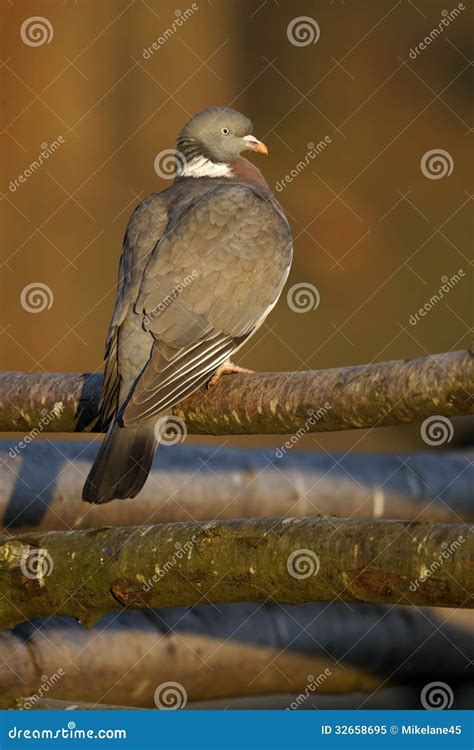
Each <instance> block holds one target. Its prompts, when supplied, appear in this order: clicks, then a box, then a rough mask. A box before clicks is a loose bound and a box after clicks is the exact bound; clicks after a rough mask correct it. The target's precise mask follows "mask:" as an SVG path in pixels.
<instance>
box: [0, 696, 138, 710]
mask: <svg viewBox="0 0 474 750" xmlns="http://www.w3.org/2000/svg"><path fill="white" fill-rule="evenodd" d="M0 710H2V711H100V710H104V711H106V710H107V711H131V710H133V711H136V710H138V709H137V707H135V706H110V705H105V704H103V703H86V702H84V701H82V702H80V703H78V702H76V701H62V700H56V699H54V698H37V696H36V695H26V696H21V697H19V698H0Z"/></svg>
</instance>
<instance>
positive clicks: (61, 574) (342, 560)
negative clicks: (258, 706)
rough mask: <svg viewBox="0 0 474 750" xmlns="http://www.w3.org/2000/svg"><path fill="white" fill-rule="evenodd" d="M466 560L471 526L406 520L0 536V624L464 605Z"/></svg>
mask: <svg viewBox="0 0 474 750" xmlns="http://www.w3.org/2000/svg"><path fill="white" fill-rule="evenodd" d="M473 557H474V527H473V526H467V525H465V524H433V525H430V524H426V523H416V522H410V521H380V520H379V521H364V520H362V521H361V520H350V519H336V518H302V519H291V518H287V519H283V520H282V519H278V518H276V519H272V518H264V519H247V520H239V521H220V522H217V521H209V522H205V523H203V524H198V523H182V524H169V525H162V526H139V527H135V528H134V529H133V528H132V529H130V528H116V529H109V528H105V529H93V530H89V531H74V532H61V531H51V532H47V533H44V534H36V533H31V534H26V535H19V536H17V537H11V538H6V537H3V538H2V539H1V541H0V627H1V626H3V627H12V626H13V625H15V624H17V623H19V622H23V621H24V620H26V619H32V618H34V617H42V616H47V615H51V614H62V615H70V616H72V617H75V618H77V619H78V620H79V621H81V622H83V623H84V624H85V625H89V624H91V623H92V622H94V621H96V620H97V619H98V617H99V616H100V615H101V614H103V613H105V612H107V611H112V610H118V609H121V608H122V607H124V606H130V607H132V608H143V607H150V608H151V607H175V606H193V605H195V604H200V603H204V602H212V603H220V602H222V603H224V602H239V601H267V600H268V599H274V600H276V601H279V602H288V603H291V604H298V603H302V602H305V601H320V600H321V601H331V600H334V599H335V598H338V597H340V598H341V599H343V600H346V601H350V600H357V601H365V602H387V603H394V604H397V603H403V604H419V605H436V606H456V607H469V606H472V597H470V596H469V592H471V591H472V589H473V585H474V574H473V565H472V561H473ZM435 561H437V562H436V567H435V568H434V569H433V564H434V562H435ZM430 566H431V568H430ZM429 568H430V573H429V574H428V576H425V574H426V571H427V569H429ZM420 576H424V577H425V578H426V580H423V581H422V582H421V583H420Z"/></svg>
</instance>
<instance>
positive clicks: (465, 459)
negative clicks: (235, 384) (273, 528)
mask: <svg viewBox="0 0 474 750" xmlns="http://www.w3.org/2000/svg"><path fill="white" fill-rule="evenodd" d="M97 448H98V446H97V442H94V443H86V442H75V441H60V442H57V443H56V442H55V443H52V442H49V441H42V440H37V441H34V442H32V443H31V444H30V445H28V446H27V447H25V448H24V449H19V450H18V443H15V442H14V441H2V442H0V528H2V529H3V530H8V531H9V533H20V532H22V531H27V530H28V531H29V530H33V529H34V530H37V531H39V530H41V531H52V530H70V529H80V528H98V527H100V526H138V525H141V524H150V523H172V522H174V521H192V520H196V521H201V520H209V519H213V518H220V519H225V518H249V517H256V516H258V517H265V516H287V515H292V516H308V515H317V514H320V515H325V516H341V517H351V518H400V519H404V520H410V519H413V520H415V519H416V520H418V521H433V522H447V523H450V522H451V523H452V522H460V521H466V522H469V521H471V522H472V521H474V502H473V487H474V464H473V463H472V460H471V459H470V457H469V456H467V455H466V456H465V455H462V454H459V453H443V454H435V453H423V454H415V455H412V456H404V455H401V456H392V455H387V454H375V455H374V454H373V455H370V454H357V455H354V454H348V455H344V456H342V455H337V454H336V455H329V454H328V453H325V454H317V453H301V452H298V451H297V450H294V451H290V450H288V451H286V452H285V453H284V454H282V455H281V456H279V455H278V456H277V455H276V454H277V451H278V450H280V449H273V450H271V449H267V450H265V451H242V450H230V449H224V448H223V449H220V450H219V451H216V450H215V449H214V448H206V447H204V446H195V445H191V444H187V445H174V446H168V447H164V446H162V447H161V448H160V450H159V451H158V452H157V454H156V456H155V459H154V462H153V468H152V472H151V474H150V478H149V479H148V481H147V483H146V485H145V487H144V488H143V490H142V491H141V492H140V494H139V496H138V497H136V498H135V499H134V500H133V502H120V501H117V502H113V503H107V504H105V505H89V504H86V503H84V502H83V501H82V500H81V492H82V485H83V483H84V477H85V476H86V475H87V473H88V471H89V469H90V467H91V463H92V461H93V459H94V457H95V455H96V452H97Z"/></svg>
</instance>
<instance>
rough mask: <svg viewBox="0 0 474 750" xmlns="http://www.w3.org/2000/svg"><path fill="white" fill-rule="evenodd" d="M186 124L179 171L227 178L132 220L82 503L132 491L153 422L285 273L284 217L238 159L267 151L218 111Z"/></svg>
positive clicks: (232, 345) (218, 355) (242, 122)
mask: <svg viewBox="0 0 474 750" xmlns="http://www.w3.org/2000/svg"><path fill="white" fill-rule="evenodd" d="M193 120H194V126H193ZM193 120H191V121H190V123H188V125H186V126H185V128H184V129H183V130H182V131H181V133H180V135H179V137H178V145H180V143H181V146H183V145H184V146H185V147H186V149H187V155H186V159H187V163H188V164H191V165H192V164H193V160H196V159H197V160H199V162H198V165H199V170H200V171H203V172H204V174H206V170H207V171H208V172H209V173H210V174H211V175H212V173H213V168H214V166H213V165H219V166H220V168H222V167H224V168H227V166H228V168H229V176H225V177H213V176H197V177H196V176H192V177H188V176H177V178H176V179H175V181H174V183H173V185H172V186H171V187H170V188H168V189H167V190H164V191H163V192H161V193H155V194H152V195H151V196H149V197H148V198H147V199H145V200H144V201H143V203H142V204H141V205H140V206H139V207H138V208H137V209H136V210H135V212H134V213H133V215H132V217H131V219H130V222H129V225H128V228H127V232H126V236H125V241H124V250H123V254H122V257H121V260H120V271H119V284H118V293H117V301H116V305H115V310H114V314H113V317H112V322H111V326H110V330H109V335H108V339H107V344H106V366H105V375H104V385H103V391H102V397H101V406H100V411H101V417H102V420H103V423H104V425H109V432H108V434H107V437H106V439H105V443H104V445H103V446H102V448H101V451H100V452H99V455H98V456H97V459H96V461H95V463H94V466H93V467H92V470H91V472H90V474H89V477H88V479H87V481H86V484H85V487H84V493H83V497H84V499H85V500H86V501H88V502H98V503H100V502H107V501H108V500H111V499H113V498H126V497H134V496H135V495H136V494H137V493H138V492H139V490H140V489H141V487H142V486H143V484H144V481H145V479H146V475H147V473H148V470H149V466H150V463H151V460H152V458H153V453H154V451H155V448H156V444H157V441H156V437H155V434H154V425H155V423H156V420H157V419H158V418H160V417H161V416H163V414H166V413H169V410H170V409H171V408H172V406H173V405H174V404H176V403H178V402H179V401H181V400H182V399H183V398H185V397H186V396H187V395H189V394H190V393H192V392H193V391H194V390H196V389H197V388H198V387H199V386H200V385H202V384H203V383H205V382H206V381H207V380H209V378H210V377H211V376H212V375H213V374H214V373H215V371H216V370H217V368H218V367H219V366H220V365H221V364H223V363H224V362H225V361H226V360H227V359H229V357H230V355H231V354H232V353H233V352H235V351H236V349H238V348H239V347H240V346H241V345H242V344H243V343H244V342H245V341H246V340H247V339H248V338H249V336H251V335H252V334H253V333H254V332H255V330H257V328H258V326H259V325H260V324H261V323H262V322H263V320H264V319H265V317H266V315H267V314H268V312H269V311H270V309H271V308H272V307H273V305H274V304H275V303H276V301H277V299H278V297H279V295H280V293H281V290H282V288H283V286H284V283H285V280H286V277H287V275H288V272H289V267H290V263H291V254H292V248H291V233H290V229H289V226H288V223H287V221H286V218H285V217H284V214H283V211H282V209H281V207H280V206H279V204H278V203H277V201H276V200H275V198H274V197H273V195H272V194H271V192H270V190H269V188H268V186H267V185H266V183H265V181H264V180H263V177H262V176H261V174H260V172H259V171H258V170H257V169H256V167H254V166H253V165H252V164H251V163H250V162H248V161H247V160H246V159H243V158H242V157H240V156H239V153H240V152H241V151H242V150H244V148H253V149H254V150H260V151H262V149H265V147H264V146H263V144H260V142H259V141H257V140H256V139H253V137H251V136H250V130H251V123H250V121H249V120H248V119H247V118H245V117H244V116H243V115H240V114H239V113H237V112H234V111H233V110H224V109H220V110H216V109H211V110H207V111H205V112H204V113H199V115H197V116H195V118H193ZM223 123H227V125H223ZM223 128H224V129H227V128H228V129H229V130H230V131H231V132H230V133H229V134H225V135H224V134H223V133H222V132H221V131H222V129H223ZM245 136H247V138H245ZM213 143H214V144H215V146H214V148H213ZM248 144H252V145H248ZM255 144H258V146H255ZM265 152H266V149H265ZM222 159H224V161H221V160H222Z"/></svg>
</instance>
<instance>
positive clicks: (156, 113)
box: [0, 0, 472, 451]
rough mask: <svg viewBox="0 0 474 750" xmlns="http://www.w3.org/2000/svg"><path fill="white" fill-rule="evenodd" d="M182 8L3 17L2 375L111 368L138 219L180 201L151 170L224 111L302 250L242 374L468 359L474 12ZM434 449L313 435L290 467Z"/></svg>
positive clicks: (329, 2)
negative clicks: (117, 311)
mask: <svg viewBox="0 0 474 750" xmlns="http://www.w3.org/2000/svg"><path fill="white" fill-rule="evenodd" d="M186 3H188V0H184V2H183V3H181V4H180V6H179V7H177V6H176V1H174V2H163V1H161V0H160V1H159V2H158V1H157V0H101V2H96V1H95V0H34V2H29V1H28V0H8V1H7V0H1V5H2V12H3V25H2V31H1V34H2V66H1V68H0V75H1V92H2V93H1V96H2V113H1V116H2V123H1V148H2V159H1V165H2V167H1V169H2V177H1V179H2V185H1V193H2V200H1V203H0V211H1V214H2V242H1V263H0V284H1V297H0V301H1V305H2V313H1V327H0V330H1V335H0V347H1V356H2V359H1V362H2V365H1V366H2V370H22V371H29V370H32V371H33V370H39V371H41V370H45V371H49V370H51V371H54V370H56V371H83V372H85V371H95V370H98V369H100V368H101V367H102V352H103V344H104V338H105V335H106V331H107V327H108V323H109V319H110V316H111V312H112V308H113V303H114V297H115V284H116V276H117V267H118V260H119V256H120V253H121V243H122V238H123V235H124V231H125V228H126V225H127V221H128V218H129V215H130V213H131V211H132V210H133V208H134V207H135V205H136V204H137V203H139V202H140V200H141V199H142V198H143V197H144V196H146V195H147V194H149V193H150V192H153V191H159V190H162V189H164V188H166V187H167V186H168V185H169V181H168V180H166V179H163V178H161V177H159V176H158V175H157V173H156V171H155V169H154V163H155V157H156V156H157V154H159V153H160V152H161V151H163V150H164V149H169V148H172V147H173V146H174V141H175V136H176V134H177V132H178V130H179V129H180V128H181V127H182V125H183V124H184V122H185V121H186V120H187V119H188V118H189V116H191V115H192V114H193V113H195V112H196V111H199V110H201V109H203V108H205V107H208V106H211V105H218V106H231V107H233V108H235V109H238V110H240V111H242V112H244V113H245V114H246V115H248V116H249V117H250V118H251V119H252V121H253V123H254V132H255V135H256V136H257V137H258V138H260V139H261V140H263V141H265V143H266V144H267V146H268V148H269V151H270V154H269V157H268V158H266V159H264V158H263V157H255V161H257V163H258V166H259V167H260V168H261V169H262V170H263V172H264V175H265V177H266V179H267V181H268V183H269V184H270V186H273V187H274V189H275V191H276V193H277V196H278V198H279V200H280V201H281V203H282V205H283V206H284V208H285V210H286V212H287V214H288V217H289V220H290V223H291V226H292V230H293V234H294V245H295V255H294V263H293V269H292V272H291V275H290V278H289V280H288V284H287V288H286V289H285V291H284V293H283V295H282V297H281V299H280V302H279V304H278V305H277V307H276V308H275V310H274V311H273V312H272V314H271V316H270V317H269V319H268V320H267V321H266V324H265V325H264V326H263V327H262V328H261V329H260V331H259V333H258V334H257V336H255V337H254V338H253V339H252V341H251V342H250V343H249V344H248V345H247V346H246V347H245V349H243V350H242V351H241V352H240V353H239V360H238V361H239V362H240V363H241V364H243V365H244V366H247V367H251V368H253V369H257V370H300V369H319V368H328V367H338V366H343V365H350V364H362V363H366V362H372V361H374V362H375V361H382V360H387V359H398V358H405V357H416V356H423V355H426V354H429V353H436V352H442V351H448V350H455V349H461V348H463V347H466V346H468V345H469V326H470V322H471V311H472V291H471V290H472V284H471V280H470V278H469V267H470V261H469V257H470V244H471V238H472V224H471V217H472V208H471V195H470V193H472V189H471V187H470V185H469V179H468V178H469V177H470V174H471V172H472V163H471V146H470V142H471V139H472V126H471V125H470V121H471V112H470V109H471V103H472V97H471V95H470V94H471V91H472V88H471V87H470V83H471V82H470V78H471V71H472V68H470V67H469V58H470V55H469V52H470V50H469V46H470V41H471V33H470V32H471V29H472V17H470V10H469V3H467V2H466V4H465V5H463V4H462V3H461V5H462V6H463V8H465V10H459V9H457V11H456V13H455V14H453V13H452V10H453V8H458V6H456V5H453V6H452V7H451V4H449V5H446V3H445V2H444V0H443V2H436V1H433V0H429V2H427V1H425V2H424V1H423V0H417V2H416V3H415V2H411V1H410V0H398V2H396V1H392V0H390V1H385V0H370V1H369V0H365V1H364V2H357V3H356V2H352V1H351V0H346V1H345V2H344V0H325V1H324V2H288V1H287V2H284V1H283V0H279V2H276V0H275V1H273V0H238V1H237V0H233V1H231V0H223V1H221V2H215V1H214V2H211V0H209V1H206V0H200V2H199V3H193V4H191V3H188V4H186ZM35 16H40V17H41V19H40V20H39V21H38V22H37V23H36V28H33V26H32V23H31V17H35ZM301 17H307V18H306V19H303V20H301ZM28 20H29V21H30V23H29V24H28ZM443 20H444V24H443ZM440 27H442V28H441V30H439V29H440ZM433 29H437V30H438V31H437V33H435V34H433V33H432V32H433ZM430 34H431V36H430ZM426 37H429V39H428V42H427V43H424V42H423V40H424V39H425V38H426ZM420 42H421V43H422V47H421V48H420V46H419V45H420ZM423 47H424V49H423ZM471 85H472V84H471ZM311 144H314V147H312V145H311ZM317 144H320V146H319V147H317ZM45 150H46V152H47V153H48V156H47V157H43V163H42V164H40V165H39V166H37V167H35V166H33V168H30V167H31V165H32V164H33V163H34V162H35V161H36V162H37V161H38V159H39V156H40V154H41V152H42V151H43V152H44V151H45ZM431 152H434V153H431ZM292 170H293V172H292ZM454 274H457V276H456V279H455V280H454V281H452V282H448V284H447V286H448V291H447V292H446V293H444V294H443V295H442V296H443V298H442V299H440V300H439V301H437V302H435V304H432V305H431V308H432V309H430V310H429V312H427V314H426V315H425V316H424V317H420V316H419V318H418V319H416V318H415V317H414V316H416V313H417V311H418V310H419V309H420V308H423V307H424V305H425V304H426V303H429V300H430V299H431V298H432V297H433V295H436V294H438V293H439V289H440V287H441V286H442V284H443V283H444V284H445V286H446V279H453V278H454ZM297 283H304V284H306V285H311V286H310V288H313V287H314V288H316V290H317V298H318V299H319V305H318V306H317V308H316V309H313V307H314V306H311V305H310V307H311V309H310V310H308V311H307V312H301V311H295V310H293V309H292V308H291V306H289V305H288V302H287V290H289V289H290V288H291V287H292V286H293V285H294V284H297ZM38 284H40V287H41V290H42V293H43V294H46V297H47V304H46V309H44V310H42V311H41V312H38V310H35V311H34V312H31V311H29V310H28V309H25V308H28V304H26V305H25V298H24V297H25V291H24V290H25V288H29V285H36V286H37V285H38ZM41 285H42V286H41ZM22 292H23V298H22ZM22 299H23V304H22ZM315 299H316V297H315ZM40 306H44V305H42V304H41V305H40ZM10 437H11V436H10ZM55 437H60V436H55ZM190 440H199V439H197V438H190ZM211 440H212V439H207V440H205V442H211ZM213 440H214V441H215V442H217V443H226V444H229V445H230V444H233V445H260V444H261V445H269V444H275V445H279V444H280V442H281V436H280V437H276V438H275V439H274V440H273V442H272V439H271V438H268V437H265V438H250V437H241V438H240V437H236V438H232V439H227V438H225V439H224V438H214V439H213ZM422 447H424V444H423V443H422V441H421V439H420V437H419V429H418V428H417V427H416V426H414V427H401V428H384V429H380V430H376V431H374V430H371V431H367V432H364V431H362V432H359V431H358V432H351V433H339V434H337V433H333V434H331V435H307V436H306V437H305V438H304V439H302V440H301V441H299V443H298V446H297V448H296V449H297V450H300V449H303V450H314V449H327V450H338V451H339V450H341V451H346V450H349V449H354V450H357V451H370V450H397V451H403V450H412V449H416V448H422Z"/></svg>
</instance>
